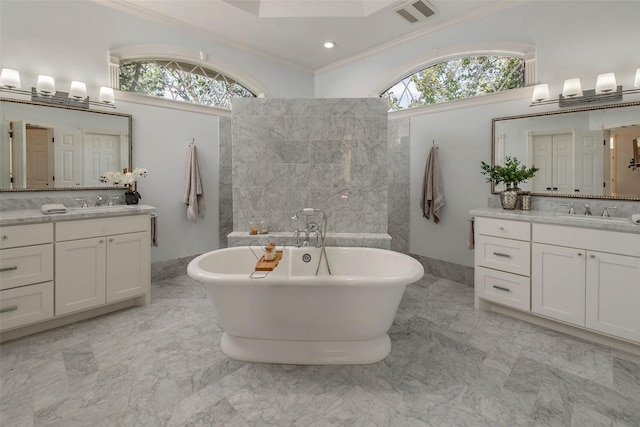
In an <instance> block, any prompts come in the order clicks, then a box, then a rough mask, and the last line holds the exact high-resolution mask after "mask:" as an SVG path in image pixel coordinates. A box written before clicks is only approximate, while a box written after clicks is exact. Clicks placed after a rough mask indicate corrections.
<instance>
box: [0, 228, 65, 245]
mask: <svg viewBox="0 0 640 427" xmlns="http://www.w3.org/2000/svg"><path fill="white" fill-rule="evenodd" d="M51 242H53V224H51V223H47V224H28V225H12V226H9V227H0V249H7V248H17V247H20V246H29V245H40V244H42V243H51Z"/></svg>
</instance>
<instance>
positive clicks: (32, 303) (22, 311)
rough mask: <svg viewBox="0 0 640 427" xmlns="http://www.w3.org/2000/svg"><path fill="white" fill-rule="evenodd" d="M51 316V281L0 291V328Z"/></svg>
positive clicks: (9, 327)
mask: <svg viewBox="0 0 640 427" xmlns="http://www.w3.org/2000/svg"><path fill="white" fill-rule="evenodd" d="M51 317H53V282H46V283H39V284H37V285H30V286H23V287H21V288H15V289H8V290H6V291H0V330H3V331H4V330H6V329H11V328H15V327H18V326H23V325H27V324H29V323H33V322H38V321H41V320H46V319H49V318H51Z"/></svg>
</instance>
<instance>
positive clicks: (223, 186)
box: [218, 117, 233, 247]
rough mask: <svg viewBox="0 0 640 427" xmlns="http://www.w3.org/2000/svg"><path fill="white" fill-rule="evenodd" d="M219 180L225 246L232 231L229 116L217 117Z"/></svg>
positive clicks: (220, 220) (222, 236) (222, 233)
mask: <svg viewBox="0 0 640 427" xmlns="http://www.w3.org/2000/svg"><path fill="white" fill-rule="evenodd" d="M218 126H219V133H220V136H219V144H220V145H219V146H220V182H219V184H218V185H219V196H218V197H219V199H220V201H219V204H218V213H219V217H220V218H219V223H220V246H221V247H226V246H227V235H228V234H229V233H231V232H232V231H233V198H232V194H233V187H232V182H231V176H232V173H231V171H232V168H231V118H228V117H220V119H219V124H218Z"/></svg>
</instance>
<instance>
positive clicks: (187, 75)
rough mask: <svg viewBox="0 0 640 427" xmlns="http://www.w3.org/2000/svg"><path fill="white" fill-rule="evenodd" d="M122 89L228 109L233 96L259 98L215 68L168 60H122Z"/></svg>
mask: <svg viewBox="0 0 640 427" xmlns="http://www.w3.org/2000/svg"><path fill="white" fill-rule="evenodd" d="M120 90H126V91H130V92H136V93H141V94H144V95H152V96H157V97H160V98H166V99H173V100H176V101H184V102H190V103H193V104H200V105H208V106H213V107H221V108H227V109H231V99H232V98H233V97H242V98H251V97H255V94H254V93H252V92H251V91H250V90H248V89H247V88H245V87H244V86H242V85H241V84H240V83H238V82H237V81H235V80H234V79H232V78H230V77H228V76H225V75H224V74H221V73H219V72H217V71H215V70H211V69H208V68H204V67H202V66H200V65H195V64H190V63H186V62H183V61H167V60H144V61H129V62H123V63H121V64H120Z"/></svg>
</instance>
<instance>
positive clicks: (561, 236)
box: [471, 209, 640, 354]
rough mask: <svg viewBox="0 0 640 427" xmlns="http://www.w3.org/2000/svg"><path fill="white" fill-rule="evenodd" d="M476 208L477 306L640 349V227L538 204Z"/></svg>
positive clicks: (598, 339) (630, 348)
mask: <svg viewBox="0 0 640 427" xmlns="http://www.w3.org/2000/svg"><path fill="white" fill-rule="evenodd" d="M471 213H472V215H474V216H475V223H474V231H475V232H474V240H475V252H474V260H475V266H474V272H475V305H476V307H477V308H480V309H485V310H492V311H496V312H499V313H503V314H508V315H512V316H514V317H518V318H521V319H525V320H528V321H531V322H533V323H536V324H539V325H544V326H547V327H549V328H553V329H556V330H560V331H563V332H566V333H570V334H574V335H577V336H580V337H582V338H587V339H591V340H594V341H597V342H600V343H603V344H607V345H611V346H617V347H618V348H622V349H624V350H628V351H632V352H636V353H638V354H640V227H638V226H635V225H633V224H631V223H630V222H629V223H628V224H626V223H625V222H624V221H619V220H618V221H612V222H609V223H608V222H607V220H606V219H598V218H591V219H590V221H589V222H587V220H585V219H582V218H580V217H576V218H558V216H557V214H555V215H554V214H545V213H543V212H533V211H532V212H530V213H529V212H528V213H522V214H520V215H518V214H516V213H514V212H502V211H499V210H493V209H488V210H480V209H478V210H473V211H471ZM485 214H486V215H487V216H483V215H485ZM516 218H518V219H519V220H517V219H516ZM587 224H593V225H587Z"/></svg>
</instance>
